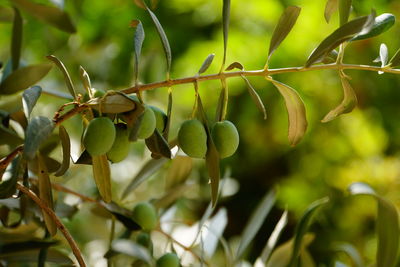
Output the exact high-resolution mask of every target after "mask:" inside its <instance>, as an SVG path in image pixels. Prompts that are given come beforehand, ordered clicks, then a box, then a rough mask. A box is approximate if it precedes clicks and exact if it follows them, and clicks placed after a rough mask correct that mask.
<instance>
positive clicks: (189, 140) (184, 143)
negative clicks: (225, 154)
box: [178, 119, 207, 158]
mask: <svg viewBox="0 0 400 267" xmlns="http://www.w3.org/2000/svg"><path fill="white" fill-rule="evenodd" d="M178 143H179V147H180V148H181V149H182V150H183V152H185V153H186V154H187V155H188V156H190V157H192V158H204V157H205V156H206V153H207V133H206V130H205V128H204V125H203V124H202V123H201V122H200V121H199V120H196V119H193V120H187V121H184V122H183V123H182V125H181V128H180V129H179V132H178Z"/></svg>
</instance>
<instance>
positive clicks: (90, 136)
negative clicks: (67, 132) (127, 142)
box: [83, 117, 115, 156]
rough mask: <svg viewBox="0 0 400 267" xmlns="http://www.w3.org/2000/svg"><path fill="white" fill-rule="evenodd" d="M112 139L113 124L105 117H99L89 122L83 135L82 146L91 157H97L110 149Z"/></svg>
mask: <svg viewBox="0 0 400 267" xmlns="http://www.w3.org/2000/svg"><path fill="white" fill-rule="evenodd" d="M114 139H115V127H114V123H113V122H112V121H111V120H110V119H109V118H107V117H100V118H95V119H93V120H91V121H90V123H89V125H88V127H87V128H86V130H85V133H84V134H83V145H84V146H85V148H86V150H87V152H89V154H90V155H91V156H99V155H103V154H106V153H107V152H108V151H109V150H110V149H111V147H112V145H113V143H114Z"/></svg>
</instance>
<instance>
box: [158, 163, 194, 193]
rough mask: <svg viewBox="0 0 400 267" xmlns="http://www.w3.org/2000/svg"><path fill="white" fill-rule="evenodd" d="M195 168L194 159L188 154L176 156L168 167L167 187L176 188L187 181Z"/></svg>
mask: <svg viewBox="0 0 400 267" xmlns="http://www.w3.org/2000/svg"><path fill="white" fill-rule="evenodd" d="M192 168H193V159H192V158H191V157H186V156H176V157H175V158H174V159H173V160H172V163H171V166H170V167H169V169H168V173H167V176H166V179H165V183H166V188H174V186H177V185H179V184H182V183H184V182H185V180H186V179H187V178H188V177H189V175H190V173H191V172H192Z"/></svg>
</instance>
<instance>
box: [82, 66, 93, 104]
mask: <svg viewBox="0 0 400 267" xmlns="http://www.w3.org/2000/svg"><path fill="white" fill-rule="evenodd" d="M79 75H80V78H81V81H82V84H83V88H85V90H86V92H87V93H88V95H89V97H90V98H93V92H92V83H91V81H90V77H89V74H88V73H87V72H86V70H85V69H84V68H83V67H82V66H79Z"/></svg>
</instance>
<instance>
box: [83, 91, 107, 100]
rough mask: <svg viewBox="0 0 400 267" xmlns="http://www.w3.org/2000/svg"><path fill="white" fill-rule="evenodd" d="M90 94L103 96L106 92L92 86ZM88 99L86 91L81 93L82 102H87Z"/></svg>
mask: <svg viewBox="0 0 400 267" xmlns="http://www.w3.org/2000/svg"><path fill="white" fill-rule="evenodd" d="M92 94H93V97H102V96H104V95H105V94H106V92H105V91H104V90H101V89H95V88H92ZM89 100H90V98H89V94H88V93H87V92H86V93H85V94H84V95H83V102H87V101H89Z"/></svg>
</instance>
